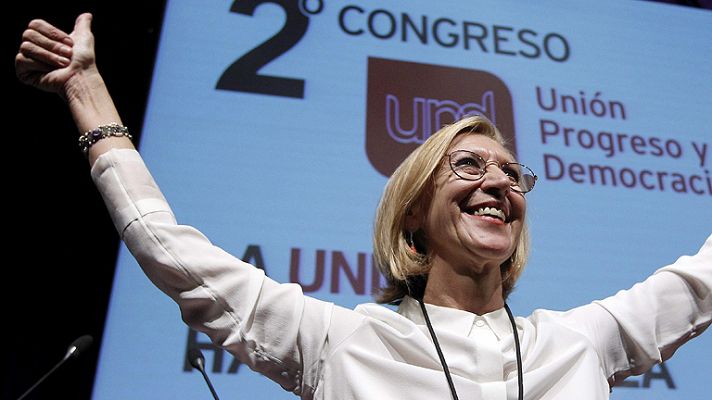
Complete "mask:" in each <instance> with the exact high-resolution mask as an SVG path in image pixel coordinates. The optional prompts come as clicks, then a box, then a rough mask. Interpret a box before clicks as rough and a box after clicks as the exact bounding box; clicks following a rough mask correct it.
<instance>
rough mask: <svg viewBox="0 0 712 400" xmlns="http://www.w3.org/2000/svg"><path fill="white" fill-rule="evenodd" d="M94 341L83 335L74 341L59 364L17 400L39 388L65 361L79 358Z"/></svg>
mask: <svg viewBox="0 0 712 400" xmlns="http://www.w3.org/2000/svg"><path fill="white" fill-rule="evenodd" d="M93 341H94V339H93V338H92V337H91V336H90V335H84V336H81V337H79V338H77V339H75V340H74V341H73V342H72V344H70V345H69V347H68V348H67V353H66V354H65V355H64V358H62V360H61V361H60V362H58V363H57V364H56V365H55V366H54V367H52V369H50V370H49V372H47V373H46V374H44V376H43V377H42V378H40V379H39V380H38V381H37V382H35V384H34V385H32V387H30V388H29V389H27V391H26V392H25V393H23V394H22V396H20V397H19V398H18V399H17V400H22V399H24V398H25V397H26V396H27V395H28V394H30V392H32V391H33V390H34V389H35V388H36V387H37V386H39V384H40V383H42V382H43V381H44V380H45V379H47V377H48V376H50V375H51V374H52V373H53V372H54V371H55V370H56V369H57V368H59V367H60V366H62V364H64V362H65V361H67V360H69V359H70V358H72V359H74V358H77V357H79V356H80V355H81V354H82V353H83V352H84V351H85V350H86V349H88V348H89V346H91V344H92V342H93Z"/></svg>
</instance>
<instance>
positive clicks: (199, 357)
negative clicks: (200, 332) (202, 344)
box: [188, 347, 220, 400]
mask: <svg viewBox="0 0 712 400" xmlns="http://www.w3.org/2000/svg"><path fill="white" fill-rule="evenodd" d="M188 360H189V361H190V365H192V366H193V368H195V369H197V370H198V371H200V373H201V374H202V375H203V378H204V379H205V383H207V384H208V388H209V389H210V393H212V394H213V398H214V399H215V400H220V399H219V398H218V394H217V393H215V389H214V388H213V384H212V383H210V379H209V378H208V374H206V373H205V357H203V352H202V351H200V349H198V348H196V347H192V348H191V349H190V350H188Z"/></svg>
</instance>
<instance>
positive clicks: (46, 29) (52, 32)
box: [27, 19, 74, 46]
mask: <svg viewBox="0 0 712 400" xmlns="http://www.w3.org/2000/svg"><path fill="white" fill-rule="evenodd" d="M27 28H28V29H29V30H33V31H37V32H38V33H40V34H41V35H43V36H46V37H47V38H48V39H50V40H54V41H56V42H63V43H64V44H66V45H67V46H72V45H73V44H74V42H73V41H72V38H71V37H69V34H67V33H66V32H64V31H62V30H60V29H57V28H56V27H55V26H54V25H52V24H50V23H48V22H47V21H44V20H41V19H33V20H32V21H30V23H29V24H28V25H27Z"/></svg>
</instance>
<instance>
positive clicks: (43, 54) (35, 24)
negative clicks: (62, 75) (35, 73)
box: [15, 19, 74, 67]
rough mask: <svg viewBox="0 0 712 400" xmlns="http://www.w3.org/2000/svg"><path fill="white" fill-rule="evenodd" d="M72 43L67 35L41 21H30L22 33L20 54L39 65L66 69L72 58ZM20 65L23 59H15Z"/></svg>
mask: <svg viewBox="0 0 712 400" xmlns="http://www.w3.org/2000/svg"><path fill="white" fill-rule="evenodd" d="M73 44H74V41H73V40H72V38H71V37H69V35H68V34H67V33H65V32H63V31H61V30H59V29H57V28H55V27H54V26H53V25H51V24H49V23H47V22H46V21H43V20H41V19H35V20H32V21H30V23H29V24H28V27H27V29H26V30H25V31H24V32H23V33H22V44H20V54H22V55H23V56H24V57H25V58H27V59H34V60H36V61H39V62H41V63H45V64H49V65H55V66H58V67H66V66H67V65H69V62H70V61H69V60H70V59H71V57H72V46H73ZM15 61H16V63H21V62H23V61H24V60H23V59H21V58H20V59H16V60H15Z"/></svg>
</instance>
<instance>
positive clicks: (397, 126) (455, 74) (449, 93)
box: [366, 57, 516, 176]
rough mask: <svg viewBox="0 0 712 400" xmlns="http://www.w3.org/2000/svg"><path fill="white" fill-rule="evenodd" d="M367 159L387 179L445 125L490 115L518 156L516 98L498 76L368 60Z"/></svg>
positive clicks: (438, 67) (433, 66) (410, 63)
mask: <svg viewBox="0 0 712 400" xmlns="http://www.w3.org/2000/svg"><path fill="white" fill-rule="evenodd" d="M366 101H367V105H366V115H367V117H366V154H367V155H368V159H369V161H370V162H371V165H373V167H374V168H375V169H376V170H377V171H378V172H380V173H381V174H383V175H385V176H390V175H391V174H392V173H393V171H395V169H396V167H398V165H399V164H400V163H401V161H403V160H404V159H405V158H406V157H407V156H408V154H410V153H411V152H412V151H413V150H415V148H416V147H418V145H420V144H422V143H423V142H424V141H425V140H427V139H428V138H429V137H430V136H431V135H432V134H433V133H435V132H437V131H438V129H440V128H441V127H442V126H443V125H446V124H450V123H452V122H455V121H457V120H459V119H461V118H463V117H465V116H467V115H484V116H485V117H487V118H489V119H490V120H491V121H492V122H493V123H494V124H495V125H497V127H498V128H499V130H500V131H501V132H502V135H504V137H505V139H506V140H507V141H508V142H509V143H510V145H511V146H510V147H511V149H512V151H514V152H515V153H516V147H515V140H514V139H515V138H514V115H513V112H512V108H513V107H512V95H511V94H510V93H509V89H507V86H506V85H505V84H504V82H502V80H501V79H499V78H498V77H497V76H495V75H493V74H491V73H489V72H485V71H478V70H472V69H463V68H453V67H442V66H437V65H430V64H419V63H413V62H405V61H395V60H386V59H382V58H373V57H371V58H369V59H368V95H367V100H366Z"/></svg>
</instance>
